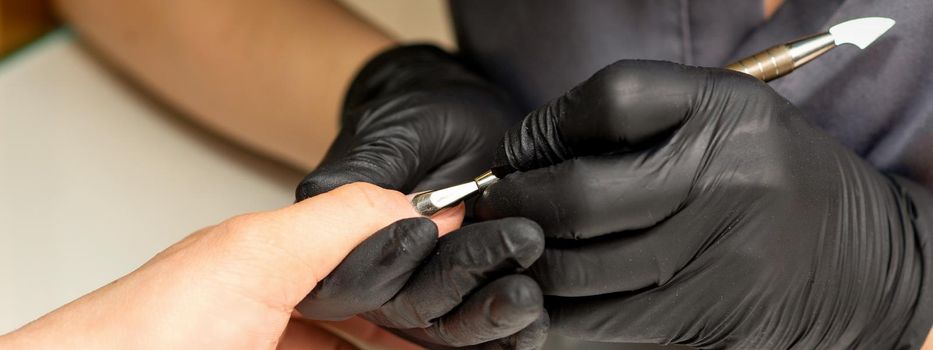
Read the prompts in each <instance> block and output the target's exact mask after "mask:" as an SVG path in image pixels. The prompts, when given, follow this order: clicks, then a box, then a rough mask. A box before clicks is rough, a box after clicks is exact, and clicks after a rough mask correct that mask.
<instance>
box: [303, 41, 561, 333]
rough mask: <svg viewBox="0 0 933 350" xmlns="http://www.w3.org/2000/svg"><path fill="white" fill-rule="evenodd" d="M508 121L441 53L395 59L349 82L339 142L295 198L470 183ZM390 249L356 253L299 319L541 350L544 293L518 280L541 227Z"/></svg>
mask: <svg viewBox="0 0 933 350" xmlns="http://www.w3.org/2000/svg"><path fill="white" fill-rule="evenodd" d="M513 115H514V112H513V111H512V109H511V107H510V104H509V103H508V102H507V101H506V100H505V99H504V98H503V96H501V94H500V93H499V92H497V91H496V90H495V89H494V88H493V87H492V86H491V85H490V84H488V83H486V82H484V81H483V80H482V79H480V78H479V77H477V76H475V75H473V74H472V73H470V71H469V70H467V69H465V68H464V67H463V66H462V65H460V64H459V63H458V62H457V60H456V59H455V58H454V57H453V56H451V55H449V54H447V53H445V52H443V51H441V50H440V49H437V48H435V47H430V46H423V45H422V46H408V47H401V48H397V49H393V50H390V51H388V52H386V53H383V54H382V55H379V56H378V57H376V58H375V59H373V60H372V61H371V62H370V63H369V64H367V66H366V67H365V68H364V69H363V70H362V71H361V72H360V74H359V76H358V77H357V78H356V79H355V80H354V82H353V84H352V85H351V87H350V91H349V92H348V93H347V97H346V101H345V106H344V114H343V129H342V130H341V132H340V136H339V137H338V139H337V141H335V142H334V144H333V145H332V146H331V149H330V150H329V152H328V154H327V157H326V159H325V160H324V162H323V163H322V164H321V166H320V167H319V168H318V169H316V170H315V171H314V172H312V173H311V174H309V175H308V176H307V177H306V178H305V179H304V181H302V183H301V184H300V185H299V186H298V190H297V191H296V192H297V199H298V200H302V199H304V198H307V197H310V196H314V195H316V194H318V193H322V192H325V191H328V190H330V189H331V188H334V187H336V186H340V185H342V184H345V183H348V182H354V181H365V182H370V183H374V184H377V185H380V186H383V187H387V188H392V189H397V190H401V191H404V192H411V191H418V190H422V189H436V188H439V187H442V186H447V185H451V184H454V183H458V182H463V181H466V180H469V179H472V178H473V177H474V176H476V175H479V174H480V173H481V172H482V171H484V170H486V169H488V167H489V166H490V165H491V163H492V154H494V152H495V148H496V145H497V144H498V140H499V139H500V138H501V137H502V135H503V133H504V132H505V129H506V125H507V119H508V118H510V117H511V116H513ZM386 240H387V241H386V242H372V243H371V244H366V245H363V246H361V247H360V248H359V249H358V251H356V252H354V253H353V254H352V255H351V256H350V257H349V258H348V259H347V261H346V262H345V263H344V265H342V266H341V267H340V268H338V269H337V270H336V271H335V272H334V275H333V276H331V278H329V279H328V280H326V281H325V282H324V283H322V284H321V285H320V286H319V288H318V289H316V290H315V292H314V293H312V294H311V295H310V296H309V298H308V299H307V300H306V301H305V302H304V303H303V304H302V305H300V306H299V310H300V311H302V312H303V313H305V314H306V315H307V316H308V317H312V318H318V319H342V318H346V317H349V316H352V315H356V314H361V315H362V316H363V318H365V319H368V320H370V321H372V322H374V323H376V324H379V325H382V326H385V327H387V328H390V329H393V331H394V332H396V333H398V334H402V335H403V336H404V337H406V338H408V339H412V340H414V341H416V342H419V343H421V344H424V345H426V346H429V347H463V346H474V345H476V346H479V347H482V348H519V349H533V348H537V347H539V346H541V344H542V343H543V342H544V338H545V336H546V330H547V315H546V314H545V313H544V311H543V304H542V297H541V291H540V289H539V287H538V285H537V284H536V283H535V282H534V281H532V280H531V279H530V278H528V277H526V276H523V275H520V274H519V273H520V272H522V271H523V270H524V269H525V268H527V267H528V266H529V265H530V264H531V263H532V262H534V261H535V260H536V259H537V258H538V256H539V255H540V254H541V252H542V251H543V249H544V239H543V234H542V233H541V229H540V227H538V225H536V224H534V223H533V222H531V221H528V220H525V219H504V220H499V221H491V222H484V223H480V224H474V225H468V226H465V227H464V228H462V229H461V230H460V231H458V232H455V233H454V234H451V235H450V236H447V237H444V238H443V239H441V240H439V241H438V242H437V246H436V247H433V244H434V241H430V242H425V243H430V244H431V245H427V244H416V245H417V248H411V249H408V250H410V253H408V254H407V255H405V256H402V257H396V256H395V254H396V253H395V251H396V249H388V250H386V249H385V248H383V247H384V246H399V245H402V242H394V241H393V240H394V238H391V237H387V238H386ZM406 244H407V245H412V244H413V243H411V242H409V243H406ZM432 248H434V249H433V250H432ZM423 259H426V261H423V262H422V260H423ZM374 274H376V275H379V276H381V277H374Z"/></svg>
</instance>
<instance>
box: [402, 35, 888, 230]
mask: <svg viewBox="0 0 933 350" xmlns="http://www.w3.org/2000/svg"><path fill="white" fill-rule="evenodd" d="M894 23H895V21H894V20H893V19H890V18H883V17H865V18H858V19H853V20H850V21H846V22H842V23H839V24H837V25H835V26H833V27H831V28H829V31H827V32H824V33H819V34H815V35H811V36H808V37H805V38H803V39H799V40H795V41H791V42H788V43H784V44H780V45H776V46H772V47H770V48H768V49H766V50H764V51H761V52H759V53H757V54H754V55H752V56H749V57H748V58H745V59H742V60H739V61H738V62H735V63H733V64H730V65H728V66H726V69H730V70H734V71H738V72H742V73H746V74H748V75H751V76H754V77H755V78H758V79H761V80H763V81H766V82H767V81H771V80H774V79H777V78H780V77H782V76H784V75H787V74H788V73H790V72H793V71H794V70H795V69H797V68H799V67H800V66H803V65H804V64H807V63H809V62H811V61H813V60H814V59H816V58H817V57H820V56H822V55H823V54H825V53H827V52H829V51H830V50H832V49H833V48H835V47H837V46H839V45H843V44H852V45H855V46H858V48H859V49H863V50H864V49H865V48H866V47H868V45H871V44H872V43H873V42H875V40H876V39H878V38H879V37H880V36H881V35H883V34H884V33H885V32H887V31H888V30H889V29H891V27H893V26H894ZM509 172H511V171H499V169H497V171H496V173H497V174H498V175H499V176H505V174H507V173H509ZM496 181H499V177H498V176H496V174H493V171H492V170H489V171H486V172H485V173H483V174H482V175H480V176H477V177H476V178H475V179H473V181H470V182H466V183H463V184H459V185H455V186H451V187H447V188H443V189H439V190H434V191H427V192H422V193H419V194H417V195H415V197H414V198H412V200H411V204H412V205H413V206H414V207H415V210H417V211H418V212H419V213H421V215H425V216H431V215H434V214H435V213H437V212H438V211H440V210H442V209H444V208H449V207H452V206H454V205H456V204H457V203H459V202H460V201H462V200H464V199H467V198H468V197H470V196H472V195H473V194H476V193H479V192H480V191H482V190H483V189H485V188H486V187H488V186H489V185H492V184H493V183H495V182H496Z"/></svg>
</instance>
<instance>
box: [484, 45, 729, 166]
mask: <svg viewBox="0 0 933 350" xmlns="http://www.w3.org/2000/svg"><path fill="white" fill-rule="evenodd" d="M710 71H711V70H710V69H705V68H695V67H688V66H684V65H679V64H675V63H669V62H656V61H618V62H616V63H614V64H611V65H609V66H608V67H606V68H603V69H602V70H600V71H599V72H597V73H596V74H594V75H593V76H592V77H590V78H589V79H588V80H587V81H585V82H583V83H582V84H580V85H578V86H577V87H575V88H573V89H572V90H570V91H569V92H567V93H566V94H565V95H563V96H561V97H559V98H557V99H556V100H553V101H551V102H550V103H548V104H547V105H545V106H544V107H541V108H539V109H537V110H535V111H533V112H531V113H529V114H528V115H527V116H525V118H524V119H523V120H522V122H521V124H519V125H517V126H515V127H513V128H511V129H510V130H509V131H508V132H507V133H506V135H505V138H504V139H503V141H502V143H501V144H500V146H499V149H498V151H497V154H496V160H495V170H494V171H496V173H497V175H498V174H503V175H504V174H507V173H509V172H512V171H515V170H522V171H524V170H530V169H535V168H542V167H546V166H550V165H553V164H556V163H560V162H562V161H564V160H567V159H570V158H574V157H579V156H585V155H598V154H604V153H610V152H620V151H627V150H629V149H633V148H638V147H641V146H643V144H645V143H646V142H647V141H650V140H652V139H654V138H656V137H659V136H663V135H665V134H666V133H667V132H669V131H670V130H671V129H673V128H675V127H677V126H678V125H680V124H681V123H682V122H683V121H684V120H686V119H687V118H689V117H690V116H691V114H692V113H691V112H692V111H693V110H694V108H695V106H696V104H697V103H700V102H702V100H703V93H704V87H705V84H706V80H707V77H708V75H709V72H710Z"/></svg>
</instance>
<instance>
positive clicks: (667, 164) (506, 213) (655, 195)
mask: <svg viewBox="0 0 933 350" xmlns="http://www.w3.org/2000/svg"><path fill="white" fill-rule="evenodd" d="M671 149H672V147H668V146H665V147H662V148H659V149H654V150H651V151H644V152H637V153H633V154H626V155H620V156H613V157H605V156H589V157H582V158H575V159H571V160H568V161H565V162H562V163H559V164H557V165H554V166H550V167H547V168H541V169H533V170H529V171H525V172H518V173H513V174H510V175H509V176H507V177H505V178H503V179H501V180H499V182H497V183H495V184H493V185H491V186H490V187H488V188H487V189H486V190H485V191H484V193H483V195H482V196H481V197H480V198H479V199H478V200H477V201H476V207H475V213H476V215H477V216H478V217H480V218H482V219H485V220H489V219H496V218H500V217H513V216H519V217H526V218H529V219H531V220H534V221H535V222H537V223H538V224H540V225H541V227H542V228H543V229H544V232H545V234H546V235H547V237H548V238H560V239H586V238H592V237H597V236H601V235H607V234H617V233H619V232H622V231H629V230H637V229H643V228H647V227H651V226H653V225H655V224H657V223H658V222H661V221H663V220H664V219H666V218H667V217H669V216H670V215H672V214H673V213H675V212H676V211H677V210H679V209H680V208H681V207H682V205H683V203H684V202H685V201H686V200H687V196H688V193H689V191H690V187H691V180H692V179H693V177H694V171H695V170H694V169H695V168H694V167H693V165H694V164H697V163H698V162H700V160H701V159H702V153H701V152H686V153H680V154H677V156H676V157H672V156H671V153H672V152H671V151H670V150H671Z"/></svg>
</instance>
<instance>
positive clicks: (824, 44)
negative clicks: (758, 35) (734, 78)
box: [726, 17, 895, 81]
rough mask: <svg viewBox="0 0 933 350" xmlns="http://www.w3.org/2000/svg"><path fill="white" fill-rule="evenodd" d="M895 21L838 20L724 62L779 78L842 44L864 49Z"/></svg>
mask: <svg viewBox="0 0 933 350" xmlns="http://www.w3.org/2000/svg"><path fill="white" fill-rule="evenodd" d="M894 23H895V21H894V20H893V19H890V18H884V17H865V18H858V19H853V20H850V21H846V22H842V23H839V24H837V25H835V26H833V27H832V28H829V31H828V32H825V33H820V34H816V35H812V36H808V37H806V38H803V39H800V40H795V41H792V42H789V43H785V44H780V45H777V46H773V47H771V48H768V49H767V50H764V51H762V52H759V53H757V54H755V55H752V56H751V57H748V58H746V59H743V60H739V61H738V62H736V63H733V64H730V65H728V66H726V68H727V69H731V70H734V71H739V72H743V73H746V74H749V75H752V76H754V77H756V78H758V79H761V80H764V81H771V80H774V79H777V78H780V77H782V76H784V75H787V74H788V73H790V72H792V71H794V69H797V68H798V67H800V66H802V65H804V64H807V63H808V62H810V61H813V60H814V59H816V58H817V57H820V56H821V55H823V54H825V53H826V52H829V50H832V49H833V48H835V47H836V46H839V45H842V44H853V45H855V46H858V47H859V48H860V49H863V50H864V49H865V48H866V47H868V45H871V43H873V42H875V40H876V39H878V37H880V36H881V35H882V34H884V33H885V32H887V31H888V29H891V27H893V26H894Z"/></svg>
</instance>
